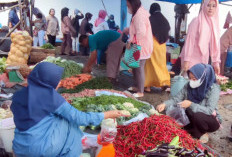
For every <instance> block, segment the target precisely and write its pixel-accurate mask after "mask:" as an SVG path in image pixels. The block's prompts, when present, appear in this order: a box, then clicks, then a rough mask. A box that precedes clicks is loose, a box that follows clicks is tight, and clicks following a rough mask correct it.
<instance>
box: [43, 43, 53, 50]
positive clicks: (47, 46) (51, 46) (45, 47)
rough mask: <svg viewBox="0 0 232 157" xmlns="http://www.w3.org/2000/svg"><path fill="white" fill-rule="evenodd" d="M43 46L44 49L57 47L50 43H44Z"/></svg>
mask: <svg viewBox="0 0 232 157" xmlns="http://www.w3.org/2000/svg"><path fill="white" fill-rule="evenodd" d="M41 48H43V49H55V47H54V46H53V45H52V44H50V43H46V44H44V45H43V46H41Z"/></svg>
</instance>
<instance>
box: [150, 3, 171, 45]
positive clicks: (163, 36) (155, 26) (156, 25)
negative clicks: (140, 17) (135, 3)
mask: <svg viewBox="0 0 232 157" xmlns="http://www.w3.org/2000/svg"><path fill="white" fill-rule="evenodd" d="M150 14H151V16H150V23H151V28H152V34H153V36H154V37H155V38H156V40H157V41H158V42H159V43H160V44H163V43H165V42H166V41H167V40H168V38H169V31H170V25H169V23H168V20H167V19H166V18H165V17H164V16H163V14H162V13H161V8H160V5H159V4H158V3H153V4H152V5H151V7H150Z"/></svg>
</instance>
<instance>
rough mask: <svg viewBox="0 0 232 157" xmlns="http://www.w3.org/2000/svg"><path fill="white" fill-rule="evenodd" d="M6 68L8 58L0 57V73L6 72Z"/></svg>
mask: <svg viewBox="0 0 232 157" xmlns="http://www.w3.org/2000/svg"><path fill="white" fill-rule="evenodd" d="M5 69H6V58H5V57H3V58H0V74H2V73H4V71H5Z"/></svg>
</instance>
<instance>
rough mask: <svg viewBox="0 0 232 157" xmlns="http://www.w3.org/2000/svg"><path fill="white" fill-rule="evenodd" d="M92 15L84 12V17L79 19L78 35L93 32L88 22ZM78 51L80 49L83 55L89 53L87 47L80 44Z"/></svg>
mask: <svg viewBox="0 0 232 157" xmlns="http://www.w3.org/2000/svg"><path fill="white" fill-rule="evenodd" d="M92 16H93V15H92V14H91V13H89V12H88V13H86V14H85V18H84V19H83V20H82V21H81V26H80V35H90V34H93V31H92V27H91V24H90V23H89V21H90V20H91V19H92ZM80 51H81V54H82V55H84V56H88V55H89V48H86V47H83V46H81V45H80Z"/></svg>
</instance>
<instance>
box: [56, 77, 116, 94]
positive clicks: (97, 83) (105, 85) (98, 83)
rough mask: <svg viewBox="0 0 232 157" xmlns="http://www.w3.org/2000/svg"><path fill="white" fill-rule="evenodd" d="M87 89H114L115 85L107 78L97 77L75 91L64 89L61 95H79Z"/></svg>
mask: <svg viewBox="0 0 232 157" xmlns="http://www.w3.org/2000/svg"><path fill="white" fill-rule="evenodd" d="M85 89H113V85H112V84H111V83H110V82H109V80H108V79H107V78H106V77H96V78H93V79H92V80H90V81H88V82H85V83H83V84H80V85H79V86H77V87H76V88H75V89H69V90H67V89H63V90H61V91H60V92H61V93H79V92H81V91H83V90H85Z"/></svg>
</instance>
